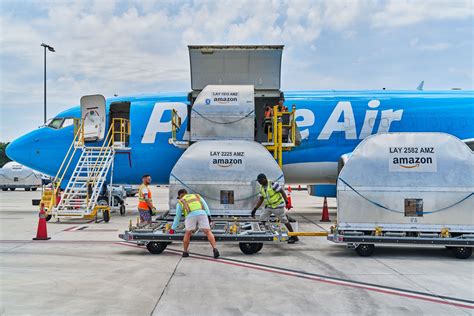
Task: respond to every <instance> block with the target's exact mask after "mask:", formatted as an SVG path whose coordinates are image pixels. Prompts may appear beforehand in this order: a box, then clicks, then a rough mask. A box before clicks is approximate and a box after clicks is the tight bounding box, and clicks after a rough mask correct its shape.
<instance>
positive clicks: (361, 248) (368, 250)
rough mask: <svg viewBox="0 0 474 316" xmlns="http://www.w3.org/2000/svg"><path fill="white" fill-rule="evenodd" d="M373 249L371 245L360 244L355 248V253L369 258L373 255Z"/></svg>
mask: <svg viewBox="0 0 474 316" xmlns="http://www.w3.org/2000/svg"><path fill="white" fill-rule="evenodd" d="M374 249H375V246H374V245H373V244H360V245H358V246H357V247H356V248H355V251H356V252H357V254H358V255H359V256H361V257H370V256H371V255H372V254H373V253H374Z"/></svg>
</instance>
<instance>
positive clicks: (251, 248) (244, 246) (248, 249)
mask: <svg viewBox="0 0 474 316" xmlns="http://www.w3.org/2000/svg"><path fill="white" fill-rule="evenodd" d="M259 247H260V249H262V248H261V247H263V243H251V242H241V243H239V248H240V250H241V251H242V252H243V253H245V254H246V255H252V254H254V253H257V252H259V251H260V249H259Z"/></svg>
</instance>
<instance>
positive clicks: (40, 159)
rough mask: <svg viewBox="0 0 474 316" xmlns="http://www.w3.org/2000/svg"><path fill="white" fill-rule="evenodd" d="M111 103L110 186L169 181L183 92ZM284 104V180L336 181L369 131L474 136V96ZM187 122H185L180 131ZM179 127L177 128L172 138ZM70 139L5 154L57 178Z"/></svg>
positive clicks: (305, 96) (53, 138)
mask: <svg viewBox="0 0 474 316" xmlns="http://www.w3.org/2000/svg"><path fill="white" fill-rule="evenodd" d="M117 101H130V102H131V107H130V121H131V135H130V145H129V147H131V149H130V151H128V152H127V151H124V152H122V153H119V154H117V155H116V157H115V165H114V183H121V184H138V183H140V181H141V176H142V175H143V174H151V176H152V178H153V182H154V183H156V184H167V183H168V181H169V174H170V172H171V169H172V168H173V166H174V165H175V163H176V161H177V160H178V159H179V157H180V156H181V154H182V153H183V151H184V150H183V149H179V148H177V147H175V146H173V145H170V144H169V143H168V139H169V138H170V137H171V124H170V120H171V109H172V108H175V107H176V106H178V107H183V108H185V107H186V105H187V104H188V101H187V94H186V93H174V94H169V93H162V94H156V95H143V96H134V97H119V98H111V99H108V100H107V107H108V105H109V104H110V103H111V102H117ZM285 104H286V105H287V106H291V105H293V104H294V105H295V106H296V109H297V118H296V121H297V124H298V127H299V130H300V133H301V135H302V139H303V140H302V143H301V145H300V146H299V147H297V148H295V149H293V150H292V151H289V152H285V153H284V154H283V170H284V173H285V179H286V180H287V182H289V183H308V184H312V183H335V181H336V179H337V162H338V160H339V158H340V157H341V155H343V154H345V153H350V152H352V151H353V150H354V148H355V147H356V146H357V144H359V143H360V142H361V141H362V140H363V139H364V138H365V137H367V136H369V135H371V134H375V133H381V132H444V133H449V134H452V135H454V136H457V137H458V138H460V139H472V138H474V125H473V122H474V91H302V92H301V91H300V92H292V91H290V92H285ZM107 111H108V109H107ZM80 116H81V115H80V108H79V107H74V108H71V109H69V110H66V111H64V112H62V113H60V114H58V115H57V116H56V117H64V118H66V117H80ZM187 119H188V118H187V117H183V127H184V126H186V123H187ZM184 130H185V128H181V129H180V131H179V133H178V139H182V137H183V134H184ZM72 139H73V126H68V127H64V128H60V129H53V128H50V127H47V126H45V127H41V128H39V129H37V130H34V131H32V132H30V133H28V134H26V135H24V136H22V137H20V138H18V139H16V140H15V141H13V142H12V143H11V144H10V145H9V146H8V148H7V155H8V156H9V157H10V158H12V159H13V160H16V161H17V162H19V163H21V164H24V165H26V166H28V167H30V168H33V169H36V170H38V171H40V172H43V173H46V174H49V175H55V174H56V172H57V170H58V169H59V167H60V165H61V163H62V161H63V159H64V156H65V154H66V152H67V150H68V148H69V146H70V145H71V142H72ZM90 145H94V144H90ZM95 145H99V144H95ZM78 155H79V154H78V153H77V154H76V157H75V159H77V158H78ZM73 165H74V162H73Z"/></svg>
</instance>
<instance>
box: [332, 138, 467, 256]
mask: <svg viewBox="0 0 474 316" xmlns="http://www.w3.org/2000/svg"><path fill="white" fill-rule="evenodd" d="M473 192H474V153H473V152H472V151H471V149H470V148H469V147H468V146H467V145H466V144H464V143H463V142H462V141H461V140H459V139H458V138H456V137H454V136H452V135H448V134H443V133H388V134H378V135H374V136H371V137H368V138H366V139H365V140H364V141H363V142H362V143H360V144H359V146H357V148H356V149H355V151H354V152H353V154H352V155H351V157H350V159H349V160H348V161H347V163H346V164H345V166H344V167H343V168H342V170H341V172H340V174H339V178H338V183H337V204H338V213H337V225H336V227H335V229H334V230H333V232H332V234H331V235H330V236H329V237H328V239H329V240H332V241H334V242H344V243H348V244H349V245H350V246H354V247H355V248H356V251H357V252H358V253H359V254H360V255H363V256H364V255H365V256H367V255H370V254H372V252H373V249H374V244H376V243H396V244H403V243H408V244H429V245H443V246H447V247H448V248H450V249H453V251H454V254H455V255H456V256H457V257H459V258H467V257H469V256H470V255H471V253H472V248H471V247H472V245H473V241H474V216H473V212H474V193H473Z"/></svg>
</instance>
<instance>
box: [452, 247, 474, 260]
mask: <svg viewBox="0 0 474 316" xmlns="http://www.w3.org/2000/svg"><path fill="white" fill-rule="evenodd" d="M453 254H454V256H455V257H456V258H458V259H467V258H469V257H470V256H471V255H472V247H454V248H453Z"/></svg>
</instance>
